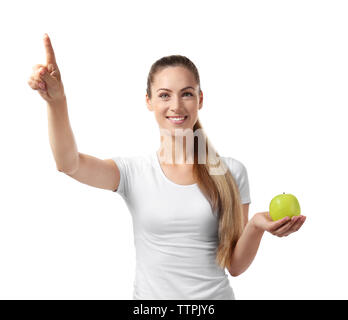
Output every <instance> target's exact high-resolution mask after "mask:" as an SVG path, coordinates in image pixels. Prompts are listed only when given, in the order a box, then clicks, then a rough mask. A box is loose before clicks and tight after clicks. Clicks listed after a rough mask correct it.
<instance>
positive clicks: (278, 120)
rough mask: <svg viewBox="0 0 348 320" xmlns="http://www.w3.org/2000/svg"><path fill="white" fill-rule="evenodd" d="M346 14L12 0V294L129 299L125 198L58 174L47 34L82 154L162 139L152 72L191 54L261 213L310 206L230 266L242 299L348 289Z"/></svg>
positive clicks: (6, 124)
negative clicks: (251, 256) (41, 74)
mask: <svg viewBox="0 0 348 320" xmlns="http://www.w3.org/2000/svg"><path fill="white" fill-rule="evenodd" d="M347 16H348V4H347V2H346V1H332V0H331V1H318V0H316V1H304V0H301V1H294V0H293V1H214V2H213V1H187V0H185V1H178V0H176V1H163V0H161V1H149V0H148V1H101V0H99V1H85V0H84V1H7V2H1V4H0V32H1V37H0V41H1V51H0V55H1V59H0V70H1V77H0V90H1V95H0V99H1V100H0V106H1V117H0V137H1V151H0V152H1V157H0V164H1V166H0V170H1V179H0V192H1V201H0V298H1V299H132V292H133V280H134V274H135V249H134V244H133V234H132V232H133V230H132V220H131V216H130V213H129V211H128V209H127V207H126V204H125V203H124V200H123V199H122V198H121V197H120V196H119V195H118V194H116V193H113V192H111V191H108V190H104V189H98V188H94V187H90V186H88V185H84V184H82V183H80V182H78V181H76V180H74V179H72V178H70V177H69V176H67V175H65V174H64V173H61V172H58V171H57V170H56V166H55V162H54V158H53V154H52V152H51V149H50V145H49V140H48V131H47V111H46V103H45V101H44V100H43V99H42V98H41V97H40V96H39V94H38V93H37V92H36V91H34V90H32V89H31V88H30V87H29V85H28V84H27V80H28V78H29V76H30V75H31V72H32V66H33V65H34V64H37V63H43V64H45V51H44V46H43V35H44V33H45V32H46V33H48V35H49V36H50V38H51V41H52V44H53V48H54V50H55V53H56V58H57V63H58V66H59V68H60V70H61V73H62V79H63V83H64V87H65V90H66V95H67V101H68V108H69V116H70V121H71V125H72V129H73V132H74V135H75V139H76V142H77V145H78V150H79V151H80V152H82V153H87V154H91V155H93V156H95V157H98V158H101V159H107V158H111V157H113V156H126V155H133V154H134V155H136V154H142V153H144V152H146V151H147V150H154V149H158V147H159V130H158V126H157V122H156V121H155V118H154V115H153V113H152V112H149V111H148V109H147V108H146V105H145V89H146V79H147V74H148V72H149V69H150V67H151V64H152V63H153V62H155V60H157V59H159V58H161V57H162V56H164V55H170V54H182V55H185V56H187V57H189V58H190V59H191V60H192V61H193V62H194V63H195V64H196V66H197V68H198V70H199V72H200V77H201V87H202V90H203V93H204V103H203V108H202V109H201V110H200V111H199V112H200V113H199V118H200V120H201V123H202V125H203V126H204V129H205V131H206V133H207V135H208V137H209V139H210V141H211V142H212V143H213V145H214V146H215V148H216V149H217V151H218V152H219V154H220V155H223V156H231V157H234V158H236V159H238V160H240V161H241V162H243V163H244V165H245V166H246V168H247V170H248V175H249V183H250V192H251V199H252V203H251V205H250V217H252V216H253V215H254V214H255V213H256V212H260V211H267V210H268V205H269V202H270V200H271V199H272V198H273V197H274V196H275V195H277V194H280V193H282V192H287V193H292V194H294V195H296V196H297V198H298V200H299V202H300V205H301V209H302V214H303V215H306V216H307V221H306V222H305V224H304V225H303V227H302V228H301V229H300V230H299V231H298V232H296V233H294V234H291V235H290V236H288V237H285V238H278V237H276V236H273V235H271V234H270V233H265V235H264V237H263V239H262V241H261V244H260V247H259V251H258V253H257V255H256V258H255V260H254V262H253V263H252V265H251V266H250V267H249V269H248V270H247V271H246V272H245V273H243V274H242V275H240V276H238V277H231V276H229V279H230V282H231V286H232V287H233V289H234V292H235V296H236V298H237V299H347V298H348V293H347V289H346V288H347V285H348V276H347V273H346V270H347V268H348V263H347V258H346V255H347V250H346V245H347V222H348V218H347V214H348V212H347V207H346V202H347V178H348V169H347V163H348V159H347V152H346V149H347V143H346V141H347V133H348V129H347V125H346V124H347V117H346V115H347V113H346V110H347V102H348V98H347V85H348V76H347V74H348V73H347V71H348V63H347V61H348V59H347V56H348V45H347V33H348V20H347ZM226 272H227V270H226Z"/></svg>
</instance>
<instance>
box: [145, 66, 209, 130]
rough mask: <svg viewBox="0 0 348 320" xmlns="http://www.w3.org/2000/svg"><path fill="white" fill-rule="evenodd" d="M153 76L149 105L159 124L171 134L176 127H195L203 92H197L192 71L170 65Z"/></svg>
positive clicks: (147, 102) (147, 98)
mask: <svg viewBox="0 0 348 320" xmlns="http://www.w3.org/2000/svg"><path fill="white" fill-rule="evenodd" d="M154 78H155V79H154V83H153V84H152V88H151V90H152V91H151V93H152V98H151V100H150V99H149V97H148V95H147V94H146V104H147V108H148V109H149V110H150V111H153V112H154V115H155V118H156V120H157V123H158V125H159V127H160V128H161V129H167V130H169V131H170V132H171V134H172V135H174V130H175V129H188V128H190V129H193V126H194V124H195V123H196V121H197V119H198V110H199V109H201V108H202V105H203V94H202V93H199V92H198V90H199V89H198V84H197V83H196V81H195V78H194V75H193V74H192V72H191V71H189V70H187V69H186V68H184V67H179V66H176V67H167V68H165V69H163V70H161V71H159V72H157V73H156V75H155V77H154ZM171 117H178V119H170V118H171ZM182 118H183V120H181V119H182Z"/></svg>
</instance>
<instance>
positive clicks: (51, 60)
mask: <svg viewBox="0 0 348 320" xmlns="http://www.w3.org/2000/svg"><path fill="white" fill-rule="evenodd" d="M44 44H45V49H46V61H47V65H48V64H53V65H55V66H56V65H57V63H56V57H55V55H54V51H53V48H52V44H51V39H50V38H49V36H48V34H47V33H45V35H44Z"/></svg>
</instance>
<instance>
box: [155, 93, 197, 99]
mask: <svg viewBox="0 0 348 320" xmlns="http://www.w3.org/2000/svg"><path fill="white" fill-rule="evenodd" d="M186 93H188V94H189V95H190V96H191V97H193V94H192V93H191V92H184V95H185V94H186ZM163 96H168V94H167V93H162V94H160V95H159V97H160V98H163Z"/></svg>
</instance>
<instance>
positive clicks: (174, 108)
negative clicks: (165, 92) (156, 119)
mask: <svg viewBox="0 0 348 320" xmlns="http://www.w3.org/2000/svg"><path fill="white" fill-rule="evenodd" d="M170 109H171V111H173V112H175V113H179V111H180V110H181V109H182V105H181V101H180V98H179V97H177V98H175V99H173V103H172V105H171V107H170Z"/></svg>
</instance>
